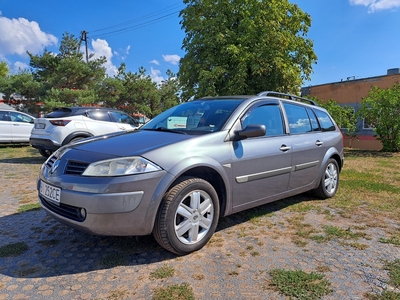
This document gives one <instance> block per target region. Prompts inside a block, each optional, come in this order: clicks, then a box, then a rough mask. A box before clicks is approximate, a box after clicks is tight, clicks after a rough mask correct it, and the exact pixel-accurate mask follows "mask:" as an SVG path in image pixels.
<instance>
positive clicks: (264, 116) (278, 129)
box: [242, 104, 284, 136]
mask: <svg viewBox="0 0 400 300" xmlns="http://www.w3.org/2000/svg"><path fill="white" fill-rule="evenodd" d="M249 124H261V125H265V128H266V129H267V132H266V134H265V135H266V136H274V135H281V134H284V130H283V122H282V115H281V111H280V109H279V106H278V105H277V104H272V105H271V104H269V105H261V106H258V107H256V108H255V109H253V110H251V111H249V112H248V113H247V114H246V115H245V116H244V118H243V119H242V128H245V127H246V126H247V125H249Z"/></svg>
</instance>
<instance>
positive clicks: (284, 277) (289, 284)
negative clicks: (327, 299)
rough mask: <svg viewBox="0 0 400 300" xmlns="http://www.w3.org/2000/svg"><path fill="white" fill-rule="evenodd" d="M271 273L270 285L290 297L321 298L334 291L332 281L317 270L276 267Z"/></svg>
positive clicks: (308, 299)
mask: <svg viewBox="0 0 400 300" xmlns="http://www.w3.org/2000/svg"><path fill="white" fill-rule="evenodd" d="M269 274H270V276H271V283H270V285H271V286H273V287H274V288H276V289H277V290H278V291H279V292H280V293H281V294H283V295H285V296H288V297H290V298H292V297H295V298H297V299H304V300H305V299H307V300H311V299H320V298H321V297H322V296H325V295H328V294H330V293H331V292H332V290H331V288H330V286H331V283H330V282H329V281H328V280H326V279H325V278H324V277H325V276H324V275H321V274H318V273H315V272H311V273H306V272H304V271H302V270H296V271H290V270H281V269H274V270H272V271H270V272H269Z"/></svg>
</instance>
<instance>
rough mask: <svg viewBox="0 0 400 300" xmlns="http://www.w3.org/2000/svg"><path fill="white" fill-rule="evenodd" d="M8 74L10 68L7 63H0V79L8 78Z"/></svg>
mask: <svg viewBox="0 0 400 300" xmlns="http://www.w3.org/2000/svg"><path fill="white" fill-rule="evenodd" d="M7 74H8V66H7V63H6V62H5V61H0V78H4V77H6V76H7Z"/></svg>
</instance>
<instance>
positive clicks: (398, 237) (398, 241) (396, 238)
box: [379, 233, 400, 246]
mask: <svg viewBox="0 0 400 300" xmlns="http://www.w3.org/2000/svg"><path fill="white" fill-rule="evenodd" d="M379 242H380V243H383V244H393V245H396V246H400V233H398V234H393V235H392V236H391V237H389V238H383V237H382V238H380V239H379Z"/></svg>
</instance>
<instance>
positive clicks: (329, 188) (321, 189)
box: [313, 158, 339, 199]
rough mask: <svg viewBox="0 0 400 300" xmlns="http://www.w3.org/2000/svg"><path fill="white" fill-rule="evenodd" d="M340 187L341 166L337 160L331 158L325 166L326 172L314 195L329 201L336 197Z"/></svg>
mask: <svg viewBox="0 0 400 300" xmlns="http://www.w3.org/2000/svg"><path fill="white" fill-rule="evenodd" d="M338 186H339V166H338V163H337V161H336V160H335V159H333V158H330V159H329V160H328V162H327V163H326V166H325V172H324V173H323V174H322V176H321V179H320V182H319V186H318V187H317V188H316V189H315V190H313V192H314V194H315V195H316V196H317V197H319V198H321V199H327V198H331V197H333V196H335V194H336V191H337V189H338Z"/></svg>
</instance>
